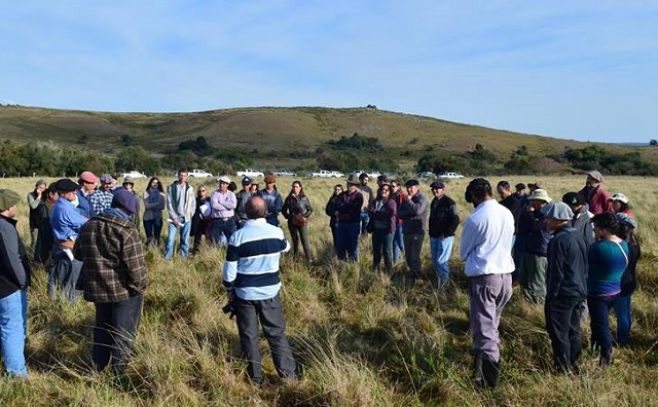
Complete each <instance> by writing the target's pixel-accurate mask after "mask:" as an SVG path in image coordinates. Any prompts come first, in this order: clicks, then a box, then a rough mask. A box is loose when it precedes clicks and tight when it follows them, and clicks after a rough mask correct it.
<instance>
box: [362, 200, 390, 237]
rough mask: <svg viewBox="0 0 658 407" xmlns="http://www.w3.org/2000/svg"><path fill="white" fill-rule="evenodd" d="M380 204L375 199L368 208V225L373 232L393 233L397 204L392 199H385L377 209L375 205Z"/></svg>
mask: <svg viewBox="0 0 658 407" xmlns="http://www.w3.org/2000/svg"><path fill="white" fill-rule="evenodd" d="M378 202H380V200H379V199H376V200H375V201H374V202H372V203H371V204H370V206H369V207H368V214H369V216H370V221H369V222H370V223H371V224H372V229H373V230H386V231H387V232H388V233H395V228H396V225H397V217H396V216H395V213H396V210H397V204H396V203H395V201H394V200H393V199H387V200H386V202H384V203H383V205H381V206H380V207H379V209H378V208H377V206H378V205H377V203H378Z"/></svg>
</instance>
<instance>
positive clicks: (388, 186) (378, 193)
mask: <svg viewBox="0 0 658 407" xmlns="http://www.w3.org/2000/svg"><path fill="white" fill-rule="evenodd" d="M384 187H386V188H388V192H389V194H390V193H391V192H393V191H391V184H382V185H381V186H380V187H379V188H377V199H379V198H381V197H382V190H383V189H384ZM389 196H390V195H389Z"/></svg>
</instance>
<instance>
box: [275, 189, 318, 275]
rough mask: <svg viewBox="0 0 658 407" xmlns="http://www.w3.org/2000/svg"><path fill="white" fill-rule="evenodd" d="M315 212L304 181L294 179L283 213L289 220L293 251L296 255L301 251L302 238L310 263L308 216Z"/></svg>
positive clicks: (311, 259) (307, 259)
mask: <svg viewBox="0 0 658 407" xmlns="http://www.w3.org/2000/svg"><path fill="white" fill-rule="evenodd" d="M311 213H313V207H311V201H309V199H308V197H307V196H306V194H305V193H304V188H303V187H302V183H301V182H299V181H294V182H293V183H292V189H291V190H290V193H289V194H288V196H287V197H286V200H285V202H284V203H283V207H282V208H281V214H282V215H283V217H284V218H286V219H287V220H288V230H289V231H290V237H291V238H292V253H293V255H294V256H295V257H297V254H298V253H299V242H300V240H301V242H302V247H303V248H304V255H305V256H306V262H307V263H308V264H311V263H313V258H312V256H311V247H310V245H309V244H308V217H309V216H311Z"/></svg>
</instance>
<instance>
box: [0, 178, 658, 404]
mask: <svg viewBox="0 0 658 407" xmlns="http://www.w3.org/2000/svg"><path fill="white" fill-rule="evenodd" d="M498 180H499V179H491V180H490V181H491V182H492V184H495V182H497V181H498ZM508 180H509V181H510V182H512V183H516V182H526V183H527V182H530V181H534V180H532V179H527V178H521V177H515V176H511V177H509V178H508ZM163 181H165V182H167V181H168V180H163ZM541 181H542V182H543V184H544V185H545V187H546V189H547V190H548V191H549V193H550V195H551V196H552V197H554V198H558V199H559V198H560V197H561V196H562V194H563V193H565V192H567V191H570V190H577V189H579V188H580V187H581V186H582V184H583V183H584V177H562V178H557V177H554V178H544V179H542V180H541ZM168 182H170V181H168ZM291 182H292V179H279V186H280V191H281V192H282V194H284V195H285V193H287V192H288V188H289V185H290V183H291ZM33 183H34V179H27V178H24V179H3V180H0V187H1V188H11V189H14V190H16V191H18V192H20V194H21V195H25V194H27V192H28V191H29V190H30V188H31V185H32V184H33ZM302 183H303V184H304V188H305V191H306V193H307V195H309V197H310V198H311V203H312V204H313V206H314V208H315V213H314V214H313V215H312V217H311V222H310V228H311V234H310V235H311V246H312V248H313V251H314V257H315V258H316V259H317V260H318V261H317V263H316V264H315V265H313V266H312V267H308V266H306V265H304V264H303V262H301V261H300V262H296V261H295V260H294V259H293V258H292V257H291V256H290V255H286V256H285V257H284V260H283V262H282V265H281V270H282V278H283V292H282V297H283V302H284V307H285V314H286V318H287V322H288V335H289V338H290V340H291V343H292V345H293V348H294V353H295V356H296V358H297V360H298V362H299V364H300V365H301V367H302V369H303V373H302V376H301V379H300V380H299V381H298V382H297V383H293V384H281V383H280V382H279V380H278V378H277V377H276V373H275V371H274V368H273V365H272V362H271V360H270V358H269V350H268V348H267V345H266V343H265V342H264V341H263V342H262V350H263V355H264V359H263V361H264V370H265V372H266V381H267V384H266V385H265V386H264V387H263V388H260V389H258V388H256V387H253V386H251V385H250V384H249V383H248V381H247V380H246V373H245V370H244V367H245V365H244V364H243V363H242V362H241V361H240V360H239V359H238V358H237V357H238V355H239V343H238V338H237V329H236V326H235V322H234V321H232V320H229V319H228V317H227V316H226V315H224V314H222V313H221V307H222V305H223V304H224V303H225V301H226V297H225V295H224V293H223V290H222V288H221V276H220V270H221V266H222V261H223V256H224V253H223V251H222V250H219V249H212V248H205V249H204V250H203V251H202V253H201V254H200V255H198V256H197V257H195V258H193V259H191V260H189V261H182V260H180V259H178V260H175V261H174V262H171V263H167V262H165V261H164V260H162V258H161V255H160V253H158V252H156V251H151V252H149V253H148V254H147V263H148V270H149V278H150V287H149V288H148V290H147V292H146V296H145V305H144V313H143V318H142V324H141V326H140V330H139V333H138V338H137V344H136V347H137V353H136V357H135V359H134V361H133V362H132V363H131V365H130V366H129V368H128V370H127V374H126V375H125V376H124V377H121V378H118V379H115V378H114V377H113V376H112V375H111V374H109V373H102V374H98V373H95V372H94V371H93V370H92V369H91V367H90V366H91V357H90V350H91V326H92V324H93V316H94V311H93V305H91V304H89V303H85V302H82V301H81V302H78V303H75V304H70V303H68V302H66V301H64V300H61V299H55V300H50V299H48V297H47V295H46V276H45V273H44V272H43V270H41V269H36V270H34V280H33V285H32V287H31V288H30V291H29V293H30V307H29V339H28V344H27V350H26V354H27V359H28V364H29V369H30V378H29V380H27V381H15V380H11V379H9V378H4V377H3V378H0V404H2V405H12V406H40V405H44V406H46V405H47V406H52V405H85V406H88V405H89V406H101V405H102V406H131V405H140V406H141V405H144V406H146V405H148V406H150V405H156V406H162V405H167V406H174V405H185V406H196V405H218V406H224V405H244V406H260V405H281V406H292V405H309V406H320V405H338V406H399V405H411V406H422V405H439V404H445V405H458V406H462V405H476V406H479V405H511V406H512V405H513V406H517V405H518V406H521V405H523V406H528V405H559V406H572V405H642V406H645V405H658V396H657V395H656V371H657V368H658V303H657V302H656V296H657V295H658V273H657V272H656V257H655V255H656V254H658V243H657V242H658V236H657V234H658V224H657V222H656V220H655V218H654V217H653V215H654V214H656V213H657V212H658V200H657V199H656V198H657V196H656V191H657V190H658V181H657V180H656V179H649V178H646V179H645V178H614V177H610V178H608V179H606V186H607V187H608V189H609V190H610V191H611V192H618V191H619V192H624V193H625V194H626V195H627V196H629V198H630V199H631V205H632V207H633V210H634V211H635V212H636V214H637V215H638V218H639V225H640V226H639V235H640V238H641V239H642V245H643V251H644V257H643V259H642V260H641V262H640V264H639V269H638V280H639V288H638V290H637V291H636V293H635V294H634V296H633V307H634V311H633V312H634V318H635V321H634V326H633V330H632V336H631V341H632V345H631V346H630V348H628V349H622V350H615V355H614V358H615V361H614V363H613V365H612V366H611V367H610V368H608V369H602V368H599V367H598V363H597V355H596V354H594V353H593V352H591V351H587V352H586V353H585V354H584V356H583V358H582V361H581V367H582V368H581V372H580V375H578V376H575V377H572V376H564V375H557V374H555V373H553V372H552V370H551V365H552V356H551V350H550V342H549V339H548V335H547V333H546V330H545V327H544V317H543V308H542V307H541V306H537V305H531V304H528V303H526V302H525V301H524V300H523V299H522V298H520V296H519V294H518V291H517V290H518V288H517V289H515V294H514V296H513V298H512V300H511V302H510V304H509V305H508V306H507V308H506V309H505V312H504V313H503V318H502V324H501V336H502V344H501V346H502V358H503V365H502V366H503V369H502V376H501V380H502V383H501V385H500V386H499V388H498V389H497V390H495V391H493V392H491V391H478V390H476V389H474V388H473V386H472V384H471V381H470V364H471V355H470V337H469V335H468V297H467V291H466V285H467V282H466V279H465V278H464V276H463V267H462V264H461V262H459V261H457V260H456V256H453V257H455V259H454V260H453V262H452V263H451V266H452V273H453V283H452V284H451V285H450V286H449V287H448V289H447V290H446V291H445V292H441V293H438V292H437V291H436V290H435V289H434V288H433V286H434V280H435V277H434V276H435V273H434V271H433V270H432V267H431V264H430V261H429V256H428V252H429V250H428V247H425V248H424V252H423V268H424V272H425V277H426V280H427V284H425V285H424V286H421V287H418V286H414V285H413V284H411V283H409V282H408V281H407V279H406V276H407V271H406V268H405V266H404V265H403V264H399V265H398V266H396V268H395V272H394V274H393V275H392V276H391V277H387V276H380V275H376V274H374V273H373V272H372V271H371V269H372V267H371V264H370V263H371V258H370V250H369V247H370V243H369V241H368V240H363V241H362V242H361V245H360V250H361V251H360V253H361V258H360V261H359V262H358V263H355V264H343V263H339V262H337V261H335V260H334V259H333V256H332V249H331V234H330V231H329V227H328V218H327V217H326V216H325V215H324V204H325V202H326V199H327V197H328V196H329V194H330V192H331V190H332V188H331V187H332V185H333V184H334V181H330V180H304V179H302ZM466 184H467V181H466V180H461V181H457V182H451V183H449V184H448V190H447V193H448V195H450V196H452V197H453V198H454V199H455V200H456V201H457V202H458V205H459V207H460V214H461V217H462V219H464V218H465V217H466V216H467V214H468V213H469V212H470V208H469V207H467V205H466V203H465V201H464V198H463V191H464V189H465V186H466ZM144 185H145V182H141V183H140V184H138V185H137V188H138V189H139V190H142V189H143V188H144ZM428 189H429V188H428V187H426V186H425V187H423V192H424V193H429V191H428ZM26 208H27V204H24V205H22V206H21V207H20V211H19V229H20V231H21V234H22V235H23V236H24V238H27V236H28V230H27V210H26ZM284 229H286V228H285V226H284ZM460 231H461V228H460V230H458V234H459V233H460ZM286 233H287V230H286ZM426 241H427V239H426ZM426 246H427V243H426ZM457 250H458V239H457V242H456V247H455V249H454V253H457ZM613 320H614V318H613ZM613 326H614V322H613ZM583 328H584V336H585V338H588V336H589V327H588V326H587V324H586V323H584V325H583ZM586 341H587V339H586Z"/></svg>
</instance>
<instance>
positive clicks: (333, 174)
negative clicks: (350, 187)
mask: <svg viewBox="0 0 658 407" xmlns="http://www.w3.org/2000/svg"><path fill="white" fill-rule="evenodd" d="M344 176H345V174H343V173H342V172H338V171H327V170H320V171H318V172H312V173H311V177H316V178H342V177H344Z"/></svg>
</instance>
